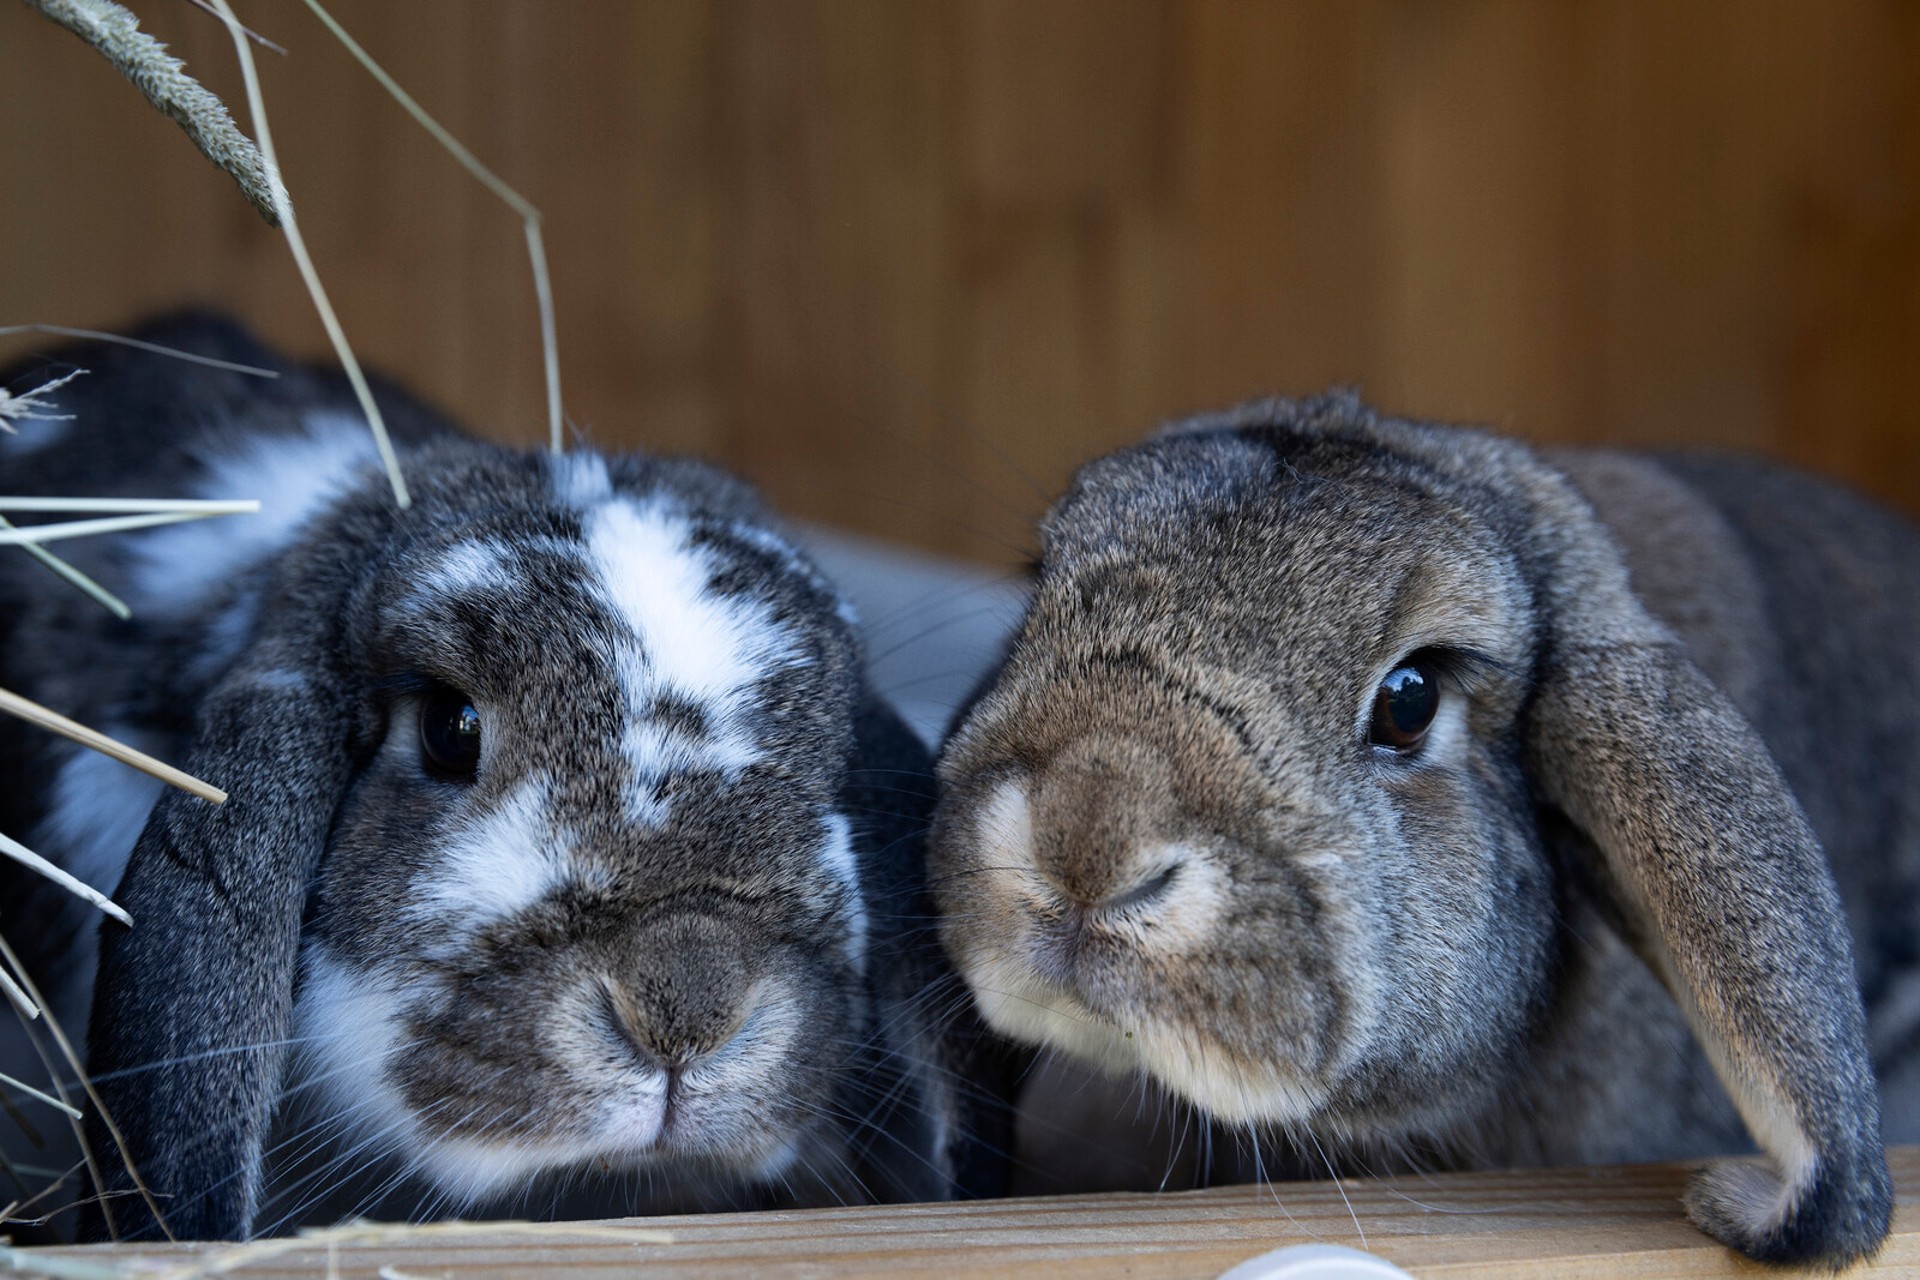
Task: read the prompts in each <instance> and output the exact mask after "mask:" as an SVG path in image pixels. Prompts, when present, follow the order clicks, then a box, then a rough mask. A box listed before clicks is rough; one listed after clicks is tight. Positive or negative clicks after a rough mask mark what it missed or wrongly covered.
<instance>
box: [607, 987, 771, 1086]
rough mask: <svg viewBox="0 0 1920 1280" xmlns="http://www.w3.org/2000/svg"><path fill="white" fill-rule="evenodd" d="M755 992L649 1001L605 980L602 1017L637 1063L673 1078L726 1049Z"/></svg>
mask: <svg viewBox="0 0 1920 1280" xmlns="http://www.w3.org/2000/svg"><path fill="white" fill-rule="evenodd" d="M759 995H760V991H759V988H758V986H756V987H754V988H753V989H751V990H749V991H746V992H744V993H742V994H741V995H740V996H739V998H737V999H733V1000H728V999H725V998H723V997H722V996H721V993H719V992H712V991H709V992H707V993H705V998H700V996H699V995H696V996H695V998H693V999H677V1000H659V999H652V1000H649V999H646V998H644V996H642V995H641V994H640V993H639V992H636V991H635V990H633V989H630V988H622V987H621V986H619V985H617V984H615V983H612V982H608V983H606V984H605V986H604V987H603V996H604V1014H605V1019H604V1020H605V1022H606V1024H607V1029H608V1030H609V1031H610V1032H612V1034H613V1036H614V1037H615V1039H617V1040H618V1041H619V1042H620V1043H621V1044H622V1046H623V1047H625V1048H626V1049H627V1050H628V1052H629V1053H630V1054H631V1055H632V1056H633V1058H634V1060H635V1061H636V1062H638V1063H639V1064H640V1065H641V1066H643V1067H646V1068H648V1069H649V1070H654V1071H659V1072H662V1073H664V1074H665V1075H666V1076H667V1077H668V1079H669V1080H670V1081H671V1080H673V1079H675V1078H677V1077H678V1076H679V1074H680V1073H681V1072H682V1071H684V1070H686V1069H687V1068H688V1067H691V1066H693V1065H695V1064H696V1063H698V1062H700V1061H701V1060H702V1059H705V1058H708V1057H711V1056H713V1055H714V1054H716V1053H718V1052H720V1051H721V1050H723V1049H725V1048H726V1046H727V1045H728V1044H729V1043H731V1042H732V1041H733V1039H734V1037H735V1036H737V1035H738V1034H739V1033H740V1030H741V1028H742V1027H744V1026H745V1025H746V1023H747V1019H748V1018H750V1017H751V1016H752V1015H753V1011H754V1009H755V1008H756V1007H757V1005H758V1004H759Z"/></svg>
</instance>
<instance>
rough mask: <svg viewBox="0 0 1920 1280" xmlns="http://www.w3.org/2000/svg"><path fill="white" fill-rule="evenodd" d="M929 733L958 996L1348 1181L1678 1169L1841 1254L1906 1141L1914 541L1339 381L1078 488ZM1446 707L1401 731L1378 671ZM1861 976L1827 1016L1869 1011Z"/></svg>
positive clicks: (1791, 1255) (1741, 475)
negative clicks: (1324, 1155)
mask: <svg viewBox="0 0 1920 1280" xmlns="http://www.w3.org/2000/svg"><path fill="white" fill-rule="evenodd" d="M1041 534H1042V546H1043V550H1042V556H1041V560H1040V564H1039V568H1038V575H1037V581H1036V585H1035V592H1034V596H1033V599H1032V602H1031V604H1030V606H1029V609H1028V611H1027V613H1026V615H1025V617H1024V619H1023V621H1022V622H1021V624H1020V625H1019V627H1018V628H1017V629H1016V631H1015V633H1014V635H1013V637H1012V638H1011V640H1010V642H1009V646H1008V649H1007V651H1006V655H1005V659H1004V663H1003V665H1002V666H1001V668H1000V670H999V672H998V674H997V676H995V677H993V678H991V679H990V680H989V682H988V683H987V685H986V686H985V687H983V689H982V690H981V691H980V693H979V694H978V695H977V696H976V698H975V700H974V702H973V703H972V704H971V706H970V708H969V709H967V710H966V711H964V712H963V714H962V716H961V717H960V719H959V721H958V722H957V725H956V728H955V730H954V732H953V733H952V735H951V737H950V738H949V740H948V742H947V745H946V746H945V747H944V749H943V751H942V754H941V759H940V762H939V773H940V777H941V783H942V798H941V801H940V804H939V806H938V808H937V810H936V814H935V820H934V831H933V836H932V838H931V842H930V866H931V874H932V880H933V883H934V885H935V887H936V898H937V900H938V902H939V906H940V909H941V914H942V918H943V925H942V928H943V936H944V938H945V941H946V943H947V946H948V950H949V953H950V954H951V955H952V956H953V958H954V960H955V962H956V965H957V967H958V968H959V969H960V971H961V972H962V974H963V975H964V976H965V977H966V978H967V980H968V982H969V983H970V985H971V986H972V987H973V989H974V992H975V996H976V999H977V1001H978V1003H979V1005H980V1008H981V1010H982V1012H983V1014H984V1016H985V1018H986V1020H987V1022H988V1024H989V1025H990V1026H992V1027H994V1028H996V1029H998V1030H1000V1031H1002V1032H1003V1033H1006V1034H1007V1035H1009V1036H1011V1037H1014V1038H1016V1039H1017V1040H1019V1041H1022V1042H1024V1043H1027V1044H1030V1045H1040V1046H1045V1047H1048V1048H1051V1049H1055V1050H1060V1051H1063V1052H1065V1053H1067V1054H1069V1055H1073V1056H1075V1057H1077V1058H1080V1059H1084V1060H1087V1061H1089V1062H1093V1063H1096V1064H1100V1065H1101V1066H1104V1067H1105V1068H1107V1069H1108V1070H1110V1071H1116V1072H1142V1071H1143V1072H1144V1073H1146V1075H1148V1076H1149V1077H1151V1078H1152V1079H1153V1080H1154V1081H1157V1082H1158V1083H1159V1084H1160V1085H1162V1086H1164V1087H1166V1088H1167V1089H1168V1090H1170V1091H1171V1092H1172V1093H1173V1094H1175V1095H1177V1096H1179V1097H1181V1098H1184V1099H1186V1100H1188V1101H1190V1102H1192V1103H1194V1104H1197V1105H1198V1106H1199V1107H1200V1108H1202V1110H1203V1111H1205V1112H1206V1113H1208V1114H1209V1115H1211V1116H1212V1117H1215V1118H1216V1119H1217V1120H1219V1121H1222V1122H1227V1123H1230V1124H1234V1125H1242V1126H1253V1127H1254V1128H1256V1129H1257V1130H1259V1131H1261V1132H1264V1133H1267V1134H1269V1135H1279V1136H1282V1137H1284V1136H1289V1135H1290V1136H1292V1137H1293V1138H1294V1139H1295V1140H1297V1141H1300V1142H1301V1143H1303V1144H1307V1143H1308V1142H1309V1140H1310V1143H1311V1145H1308V1147H1307V1149H1309V1150H1317V1149H1318V1147H1319V1146H1321V1145H1324V1146H1328V1147H1332V1148H1333V1149H1335V1150H1338V1151H1342V1152H1344V1153H1345V1158H1346V1159H1347V1161H1348V1162H1349V1164H1350V1165H1352V1166H1355V1167H1362V1168H1373V1169H1381V1168H1392V1167H1401V1166H1409V1165H1412V1166H1422V1167H1433V1166H1435V1165H1439V1166H1453V1167H1473V1166H1489V1165H1499V1164H1514V1163H1545V1162H1556V1163H1575V1162H1602V1161H1624V1160H1647V1159H1658V1158H1677V1157H1686V1156H1698V1155H1706V1154H1717V1153H1723V1152H1734V1151H1740V1150H1743V1149H1745V1148H1746V1135H1747V1134H1751V1136H1752V1139H1753V1141H1755V1142H1757V1143H1758V1144H1759V1146H1760V1147H1761V1148H1763V1150H1764V1151H1765V1153H1766V1158H1765V1160H1764V1161H1754V1160H1720V1161H1714V1162H1710V1163H1708V1164H1707V1165H1706V1166H1704V1168H1703V1169H1702V1171H1701V1172H1700V1173H1699V1174H1697V1175H1696V1177H1695V1180H1694V1182H1693V1184H1692V1186H1691V1188H1690V1191H1689V1194H1688V1200H1687V1205H1688V1209H1689V1211H1690V1213H1691V1215H1692V1217H1693V1219H1694V1221H1695V1222H1696V1223H1698V1224H1699V1225H1700V1226H1701V1227H1702V1228H1704V1229H1705V1230H1707V1231H1708V1232H1710V1233H1712V1234H1713V1235H1715V1236H1717V1237H1718V1238H1720V1239H1721V1240H1723V1241H1725V1242H1727V1243H1728V1244H1730V1245H1732V1246H1734V1247H1736V1248H1738V1249H1740V1250H1743V1251H1744V1252H1746V1253H1747V1254H1749V1255H1751V1256H1753V1257H1755V1258H1759V1259H1765V1260H1771V1261H1779V1262H1812V1263H1816V1264H1822V1265H1827V1266H1841V1265H1844V1264H1846V1263H1847V1262H1849V1261H1851V1260H1853V1259H1855V1258H1858V1257H1861V1256H1864V1255H1867V1254H1871V1253H1872V1252H1873V1251H1874V1249H1875V1248H1876V1247H1877V1246H1878V1244H1879V1242H1880V1241H1881V1239H1882V1238H1883V1236H1884V1234H1885V1232H1886V1230H1887V1225H1888V1217H1889V1212H1890V1207H1891V1188H1890V1182H1889V1177H1888V1172H1887V1167H1886V1163H1885V1158H1884V1154H1883V1148H1882V1116H1881V1111H1880V1098H1881V1096H1882V1095H1881V1094H1879V1093H1878V1092H1877V1090H1876V1072H1877V1073H1878V1076H1879V1079H1880V1081H1881V1082H1882V1085H1883V1087H1884V1090H1885V1093H1884V1098H1885V1101H1886V1105H1887V1112H1886V1117H1885V1121H1886V1132H1887V1134H1888V1136H1890V1137H1891V1138H1893V1139H1896V1140H1906V1141H1913V1140H1916V1139H1920V954H1917V948H1920V785H1916V784H1920V735H1916V734H1915V733H1914V732H1913V728H1912V725H1913V717H1914V709H1915V707H1916V706H1920V642H1916V637H1920V533H1917V532H1916V530H1915V529H1914V527H1913V526H1912V525H1910V524H1908V523H1906V522H1904V521H1903V520H1901V519H1899V518H1897V517H1895V516H1893V515H1891V514H1889V513H1887V512H1884V511H1882V510H1880V509H1878V508H1876V507H1874V506H1872V505H1871V504H1869V503H1868V502H1866V501H1865V500H1863V499H1860V498H1858V497H1856V496H1854V495H1851V494H1849V493H1846V492H1843V491H1841V490H1839V489H1837V488H1835V487H1833V486H1830V485H1827V484H1825V483H1822V482H1819V481H1817V480H1814V479H1812V478H1810V477H1807V476H1804V475H1799V474H1795V473H1793V472H1790V471H1787V470H1784V469H1780V468H1776V467H1772V466H1768V465H1764V464H1760V463H1757V462H1751V461H1743V460H1737V459H1728V458H1712V457H1690V456H1673V457H1653V456H1644V457H1643V456H1635V455H1628V454H1622V453H1607V452H1580V451H1564V452H1552V453H1547V452H1541V451H1536V450H1534V449H1531V448H1528V447H1526V446H1524V445H1522V444H1520V443H1517V442H1514V441H1511V440H1505V439H1500V438H1496V437H1494V436H1490V435H1487V434H1483V433H1480V432H1477V431H1472V430H1467V429H1462V428H1450V427H1443V426H1435V425H1427V424H1421V423H1415V422H1403V421H1395V420H1390V419H1387V418H1384V417H1380V416H1377V415H1375V414H1374V413H1372V412H1370V411H1369V410H1368V409H1366V408H1365V407H1364V406H1363V405H1361V404H1360V403H1359V402H1358V401H1357V400H1356V399H1354V398H1353V397H1351V396H1347V395H1334V396H1328V397H1324V398H1318V399H1309V400H1299V401H1294V400H1272V401H1266V402H1260V403H1255V404H1249V405H1246V406H1243V407H1241V408H1238V409H1235V410H1232V411H1229V412H1225V413H1221V414H1216V415H1211V416H1206V417H1202V418H1198V419H1194V420H1192V421H1189V422H1186V423H1183V424H1179V425H1177V426H1175V427H1173V428H1171V429H1169V430H1166V431H1164V432H1162V433H1161V434H1159V435H1158V436H1156V437H1155V438H1153V439H1151V440H1149V441H1148V442H1147V443H1144V444H1142V445H1140V446H1137V447H1135V448H1132V449H1129V450H1126V451H1123V452H1120V453H1118V454H1115V455H1111V456H1108V457H1106V458H1103V459H1100V460H1098V461H1095V462H1093V463H1091V464H1090V465H1088V466H1087V467H1085V468H1084V469H1082V471H1081V472H1080V473H1079V475H1078V477H1077V478H1076V479H1075V481H1074V483H1073V485H1072V487H1071V488H1070V490H1069V491H1068V492H1067V494H1066V495H1065V496H1064V497H1063V498H1061V499H1060V500H1059V501H1058V502H1057V503H1056V504H1055V505H1054V507H1053V508H1052V510H1051V511H1050V512H1049V513H1048V515H1047V517H1046V519H1045V521H1044V523H1043V525H1042V529H1041ZM1415 660H1417V661H1419V662H1421V663H1423V664H1424V665H1425V668H1426V669H1428V670H1431V671H1432V672H1433V673H1435V674H1436V678H1437V679H1438V682H1439V686H1440V689H1441V693H1440V699H1439V702H1438V708H1437V711H1435V712H1434V713H1433V717H1432V722H1431V727H1430V728H1429V729H1428V730H1427V731H1426V737H1425V739H1424V741H1423V742H1421V743H1420V745H1419V746H1418V748H1417V750H1412V751H1401V750H1399V749H1397V748H1393V747H1391V746H1390V745H1386V746H1383V745H1377V744H1376V742H1375V741H1374V735H1373V734H1372V733H1371V731H1370V725H1371V724H1372V723H1373V722H1372V720H1371V719H1370V713H1372V712H1374V709H1375V706H1376V698H1377V697H1378V696H1379V695H1378V694H1377V690H1379V689H1380V687H1381V685H1382V682H1383V680H1385V679H1386V678H1387V677H1388V676H1389V674H1390V673H1393V672H1396V671H1397V670H1398V669H1401V668H1403V667H1404V666H1406V665H1407V664H1408V663H1409V662H1410V661H1415ZM1863 997H1864V1000H1863Z"/></svg>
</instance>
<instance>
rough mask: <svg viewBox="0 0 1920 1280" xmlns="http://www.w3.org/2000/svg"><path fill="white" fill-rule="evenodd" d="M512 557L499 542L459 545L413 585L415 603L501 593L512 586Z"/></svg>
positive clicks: (425, 571) (442, 554)
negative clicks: (447, 597) (460, 596)
mask: <svg viewBox="0 0 1920 1280" xmlns="http://www.w3.org/2000/svg"><path fill="white" fill-rule="evenodd" d="M511 563H512V558H511V553H509V552H508V550H507V548H506V547H505V546H504V545H503V544H501V543H500V542H498V541H495V540H492V539H482V540H479V541H475V542H457V543H455V544H454V545H453V546H451V547H448V548H447V549H446V550H445V551H444V552H442V553H441V555H440V557H439V559H437V560H435V561H434V562H433V563H432V564H431V565H429V566H427V568H426V569H425V570H423V571H422V572H421V573H420V575H419V576H418V578H417V579H416V580H415V581H414V583H413V589H412V591H411V592H410V595H411V597H412V598H413V599H415V600H435V599H440V598H444V597H446V596H457V595H469V594H476V593H486V592H489V591H491V592H500V591H504V590H505V589H506V588H508V587H510V586H512V585H513V582H514V574H513V570H512V568H511Z"/></svg>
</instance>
